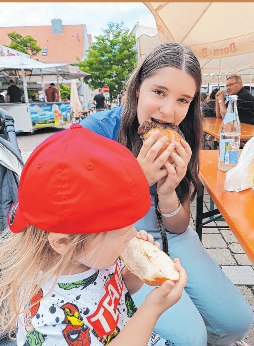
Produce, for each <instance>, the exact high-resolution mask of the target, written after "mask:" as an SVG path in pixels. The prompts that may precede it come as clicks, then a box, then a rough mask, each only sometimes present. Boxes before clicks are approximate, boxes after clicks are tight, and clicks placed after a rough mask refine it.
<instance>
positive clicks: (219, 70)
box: [218, 58, 221, 88]
mask: <svg viewBox="0 0 254 346" xmlns="http://www.w3.org/2000/svg"><path fill="white" fill-rule="evenodd" d="M220 65H221V58H220V60H219V76H218V88H219V87H220Z"/></svg>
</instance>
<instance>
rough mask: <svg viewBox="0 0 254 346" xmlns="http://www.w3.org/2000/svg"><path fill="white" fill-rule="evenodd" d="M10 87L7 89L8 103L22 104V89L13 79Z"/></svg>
mask: <svg viewBox="0 0 254 346" xmlns="http://www.w3.org/2000/svg"><path fill="white" fill-rule="evenodd" d="M9 84H10V86H9V87H8V89H7V102H10V103H16V102H21V96H22V92H21V89H20V88H19V87H18V86H17V85H16V84H15V83H14V81H13V80H12V79H11V80H10V82H9Z"/></svg>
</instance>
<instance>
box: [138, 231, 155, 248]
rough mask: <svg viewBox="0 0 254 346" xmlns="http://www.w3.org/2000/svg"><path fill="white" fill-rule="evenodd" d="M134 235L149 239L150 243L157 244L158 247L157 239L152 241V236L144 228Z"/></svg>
mask: <svg viewBox="0 0 254 346" xmlns="http://www.w3.org/2000/svg"><path fill="white" fill-rule="evenodd" d="M136 237H137V238H139V239H143V240H146V241H149V243H152V244H153V245H155V246H157V248H160V243H159V242H158V241H154V239H153V236H152V235H151V234H149V233H147V232H146V231H144V230H141V231H139V232H138V233H137V235H136Z"/></svg>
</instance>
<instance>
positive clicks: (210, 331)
mask: <svg viewBox="0 0 254 346" xmlns="http://www.w3.org/2000/svg"><path fill="white" fill-rule="evenodd" d="M152 203H153V198H152ZM135 226H136V228H137V230H138V231H139V230H141V229H144V230H146V231H148V230H150V232H149V233H151V234H152V235H153V236H154V238H155V239H156V240H158V241H160V235H159V231H158V226H157V222H156V218H155V213H154V206H153V205H152V207H151V209H150V212H149V213H148V214H147V215H146V216H145V217H144V218H143V219H142V220H140V221H138V222H137V223H136V224H135ZM168 244H169V253H170V257H171V258H172V259H173V258H175V257H178V258H179V259H180V261H181V264H182V266H183V267H184V269H185V270H186V272H187V275H188V282H187V285H186V287H185V290H184V291H183V295H182V298H181V299H180V301H179V302H178V303H176V304H175V305H174V306H173V307H171V308H170V309H168V310H167V311H166V312H165V313H164V314H163V315H162V316H161V317H160V318H159V320H158V322H157V324H156V327H155V329H154V331H155V332H156V333H158V334H159V335H161V337H163V338H164V339H168V340H170V341H172V342H174V343H175V345H176V346H206V345H207V342H209V343H211V344H214V345H218V346H230V345H231V344H232V343H233V342H234V341H236V340H241V339H242V338H243V337H244V335H245V333H246V332H247V331H248V330H249V329H250V328H251V326H252V321H253V313H252V309H251V307H250V305H249V304H248V302H247V301H246V300H245V298H244V297H243V295H242V294H241V293H240V292H239V290H238V289H237V288H236V287H235V286H234V284H233V283H232V282H231V281H230V280H229V279H228V278H227V276H226V275H225V274H224V272H223V271H222V270H221V268H220V267H219V266H218V264H217V262H216V261H215V260H214V258H213V257H212V256H211V255H210V254H209V252H208V251H207V250H206V249H205V248H204V247H203V245H202V243H201V242H200V240H199V238H198V235H197V233H196V232H195V231H194V230H193V229H192V228H191V227H188V228H187V230H186V231H185V232H184V233H182V234H172V233H168ZM152 289H153V287H150V286H147V285H145V284H144V285H143V287H142V289H141V290H140V291H139V292H137V293H136V294H135V295H133V299H134V301H135V304H136V305H137V306H140V305H141V304H142V302H143V301H144V299H145V296H146V295H147V294H148V293H149V292H150V291H151V290H152Z"/></svg>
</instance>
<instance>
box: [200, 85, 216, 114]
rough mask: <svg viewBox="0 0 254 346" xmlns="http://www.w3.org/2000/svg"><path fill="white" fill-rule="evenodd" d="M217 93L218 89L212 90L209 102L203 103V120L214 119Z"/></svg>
mask: <svg viewBox="0 0 254 346" xmlns="http://www.w3.org/2000/svg"><path fill="white" fill-rule="evenodd" d="M218 91H219V89H218V88H216V89H214V90H213V91H212V92H211V95H210V101H208V102H206V103H205V105H204V107H203V117H204V118H216V111H215V97H216V94H217V92H218Z"/></svg>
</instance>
